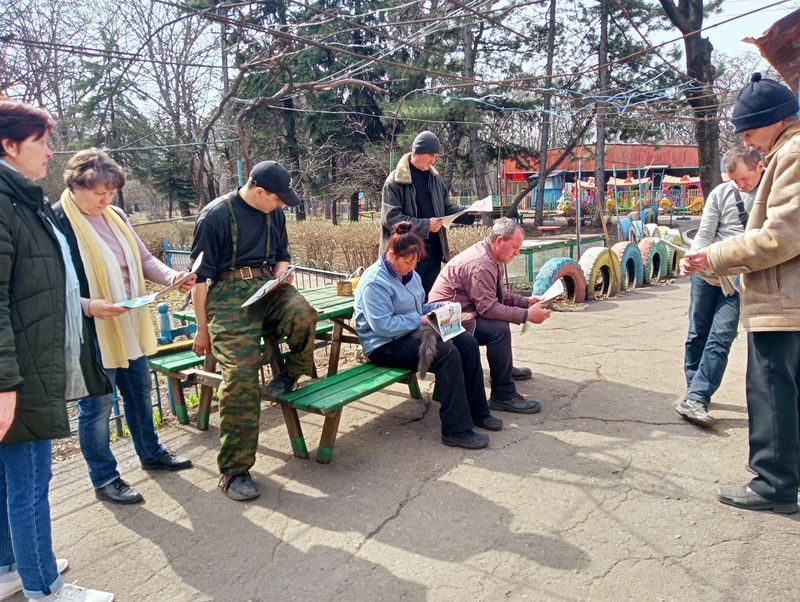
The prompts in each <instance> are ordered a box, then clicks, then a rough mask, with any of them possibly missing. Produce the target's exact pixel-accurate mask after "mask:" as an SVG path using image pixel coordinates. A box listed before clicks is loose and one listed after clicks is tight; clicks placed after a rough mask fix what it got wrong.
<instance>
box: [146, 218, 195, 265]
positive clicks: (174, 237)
mask: <svg viewBox="0 0 800 602" xmlns="http://www.w3.org/2000/svg"><path fill="white" fill-rule="evenodd" d="M134 230H136V233H137V234H138V235H139V238H141V239H142V242H143V243H144V246H146V247H147V248H148V249H149V250H150V252H151V253H152V254H153V255H155V256H156V257H158V258H159V259H160V260H162V261H163V260H164V239H167V240H168V241H169V244H170V245H171V246H173V247H189V246H191V244H192V238H193V237H194V220H187V221H174V222H163V223H160V224H146V225H143V226H136V225H135V226H134Z"/></svg>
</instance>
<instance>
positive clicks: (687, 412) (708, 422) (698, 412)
mask: <svg viewBox="0 0 800 602" xmlns="http://www.w3.org/2000/svg"><path fill="white" fill-rule="evenodd" d="M675 411H676V412H678V414H680V415H681V416H683V417H684V418H686V420H688V421H689V422H691V423H692V424H696V425H698V426H702V427H704V428H707V429H710V428H711V427H713V426H714V425H715V424H717V421H716V420H715V419H714V417H713V416H711V415H710V414H709V413H708V412H706V407H705V406H704V405H703V403H702V402H700V401H696V400H694V399H684V400H683V401H682V402H680V403H679V404H678V405H676V406H675Z"/></svg>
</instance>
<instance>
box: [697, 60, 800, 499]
mask: <svg viewBox="0 0 800 602" xmlns="http://www.w3.org/2000/svg"><path fill="white" fill-rule="evenodd" d="M797 112H798V103H797V96H795V94H794V93H793V92H792V91H791V90H790V89H789V88H787V87H786V86H784V85H782V84H780V83H778V82H776V81H773V80H770V79H762V77H761V74H760V73H754V74H753V76H752V77H751V78H750V83H748V84H747V85H746V86H745V87H744V88H743V89H742V91H741V92H739V96H738V97H737V98H736V105H735V106H734V108H733V116H732V117H731V121H732V122H733V125H734V127H735V128H736V132H737V133H741V135H742V140H743V141H744V143H745V144H746V145H747V146H751V147H753V148H754V149H756V150H757V151H760V152H762V153H766V159H767V170H766V171H765V172H764V176H763V177H762V180H761V185H760V186H759V188H758V194H757V195H756V198H755V201H754V202H753V208H752V211H751V212H750V217H749V219H748V220H747V227H746V228H745V231H744V234H740V235H738V236H734V237H733V238H728V239H727V240H723V241H721V242H715V243H714V244H712V245H711V246H710V247H706V248H705V249H700V250H698V251H694V252H691V253H687V254H686V263H687V264H688V265H689V266H690V268H691V270H690V271H692V270H694V271H697V270H705V269H710V270H711V271H713V272H715V273H717V274H722V275H725V274H742V292H741V310H740V320H741V323H742V327H743V328H744V330H746V331H747V378H746V385H747V414H748V418H749V426H748V428H749V442H750V458H749V467H750V469H751V470H752V471H753V472H755V474H756V476H755V477H754V478H753V479H752V480H751V481H750V482H749V483H748V484H746V485H740V486H732V487H719V488H718V489H717V497H718V498H719V501H721V502H722V503H723V504H728V505H730V506H735V507H737V508H745V509H747V510H771V511H772V512H778V513H781V514H791V513H794V512H797V511H798V506H797V487H798V485H800V474H798V467H799V466H800V435H798V433H800V419H799V417H800V388H799V387H798V383H800V379H799V378H798V375H800V300H799V299H798V294H797V292H798V290H800V120H798V116H797Z"/></svg>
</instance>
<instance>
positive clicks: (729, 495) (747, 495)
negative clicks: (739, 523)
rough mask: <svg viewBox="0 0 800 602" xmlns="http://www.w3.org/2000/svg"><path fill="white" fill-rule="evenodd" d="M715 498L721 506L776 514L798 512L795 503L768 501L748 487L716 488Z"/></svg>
mask: <svg viewBox="0 0 800 602" xmlns="http://www.w3.org/2000/svg"><path fill="white" fill-rule="evenodd" d="M717 498H719V501H720V502H722V503H723V504H727V505H728V506H734V507H736V508H744V509H745V510H769V511H771V512H777V513H778V514H794V513H795V512H797V511H798V507H797V502H789V503H779V502H773V501H770V500H768V499H767V498H765V497H762V496H760V495H758V494H757V493H756V492H755V491H753V490H752V489H750V487H749V486H748V485H742V486H739V487H718V488H717Z"/></svg>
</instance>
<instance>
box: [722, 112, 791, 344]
mask: <svg viewBox="0 0 800 602" xmlns="http://www.w3.org/2000/svg"><path fill="white" fill-rule="evenodd" d="M708 260H709V263H710V264H711V268H712V270H713V271H714V272H717V273H718V274H743V276H742V294H741V311H740V319H741V322H742V327H743V328H744V329H745V330H747V331H751V332H761V331H784V330H800V123H795V124H792V125H791V126H790V127H788V128H787V129H786V130H785V131H784V132H783V133H782V134H781V135H780V136H779V137H778V139H777V140H776V141H775V144H774V146H773V147H772V149H770V152H769V154H768V155H767V169H766V171H765V172H764V176H763V178H762V180H761V184H760V186H759V189H758V195H757V196H756V199H755V201H754V202H753V209H752V210H751V211H750V219H748V220H747V228H746V229H745V232H744V234H740V235H739V236H735V237H733V238H729V239H727V240H724V241H722V242H718V243H714V244H713V245H711V246H710V247H709V248H708Z"/></svg>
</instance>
